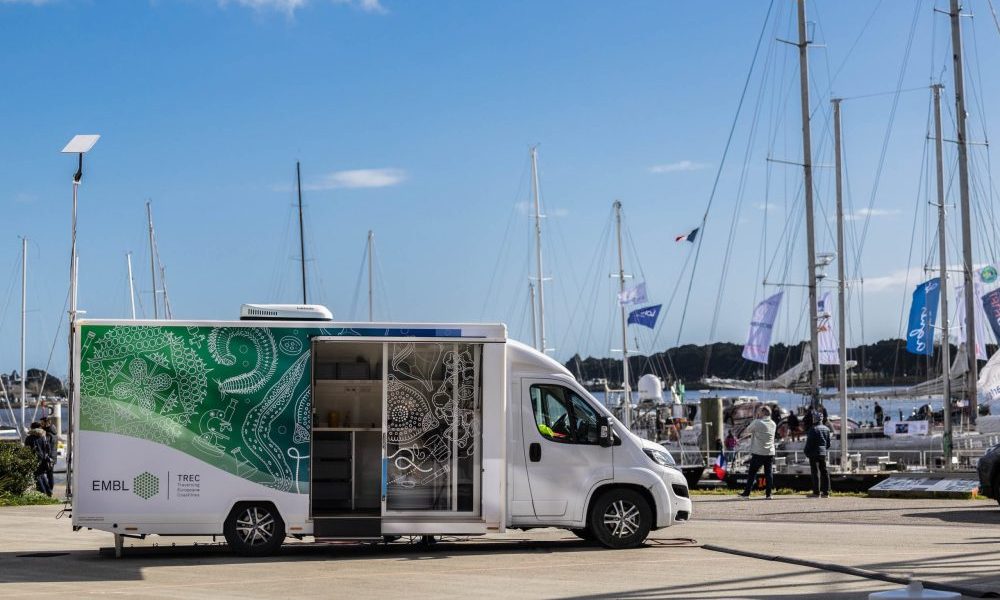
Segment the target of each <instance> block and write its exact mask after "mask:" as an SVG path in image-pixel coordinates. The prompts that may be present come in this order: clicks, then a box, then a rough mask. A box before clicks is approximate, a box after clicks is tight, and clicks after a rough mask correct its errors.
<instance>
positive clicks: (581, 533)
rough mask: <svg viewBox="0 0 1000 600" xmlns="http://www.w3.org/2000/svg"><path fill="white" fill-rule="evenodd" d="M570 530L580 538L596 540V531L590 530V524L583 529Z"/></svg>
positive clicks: (590, 540)
mask: <svg viewBox="0 0 1000 600" xmlns="http://www.w3.org/2000/svg"><path fill="white" fill-rule="evenodd" d="M570 531H571V532H573V535H575V536H576V537H578V538H580V539H581V540H583V541H585V542H593V541H594V533H593V532H592V531H591V530H590V527H589V526H588V527H583V528H581V529H570Z"/></svg>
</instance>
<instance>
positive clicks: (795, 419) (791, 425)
mask: <svg viewBox="0 0 1000 600" xmlns="http://www.w3.org/2000/svg"><path fill="white" fill-rule="evenodd" d="M785 423H786V424H787V425H788V437H790V438H792V441H793V442H797V441H799V416H798V415H797V414H795V409H792V411H791V412H790V413H788V419H786V420H785Z"/></svg>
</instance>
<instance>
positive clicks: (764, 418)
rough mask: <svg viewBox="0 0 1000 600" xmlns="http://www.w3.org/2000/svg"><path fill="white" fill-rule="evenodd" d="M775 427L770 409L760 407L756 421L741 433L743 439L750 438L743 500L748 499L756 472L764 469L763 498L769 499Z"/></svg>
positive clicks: (772, 479)
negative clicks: (748, 464)
mask: <svg viewBox="0 0 1000 600" xmlns="http://www.w3.org/2000/svg"><path fill="white" fill-rule="evenodd" d="M775 429H777V427H776V426H775V424H774V421H772V420H771V409H770V408H768V407H766V406H762V407H760V408H759V409H757V420H756V421H754V422H753V423H750V425H749V426H747V428H746V430H744V432H743V437H749V438H750V466H749V468H748V470H747V485H746V489H744V490H743V493H742V494H740V496H741V497H743V498H749V497H750V490H752V489H753V485H754V480H755V479H757V472H758V471H760V469H761V467H763V468H764V481H765V490H764V497H765V498H767V499H768V500H770V499H771V488H772V487H773V485H774V472H773V468H774V431H775Z"/></svg>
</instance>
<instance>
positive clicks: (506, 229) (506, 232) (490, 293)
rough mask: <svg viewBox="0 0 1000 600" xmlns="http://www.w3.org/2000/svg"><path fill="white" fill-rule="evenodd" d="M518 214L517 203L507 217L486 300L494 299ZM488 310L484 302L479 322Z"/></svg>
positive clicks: (512, 206)
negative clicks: (501, 263)
mask: <svg viewBox="0 0 1000 600" xmlns="http://www.w3.org/2000/svg"><path fill="white" fill-rule="evenodd" d="M517 213H518V208H517V203H514V204H513V205H511V208H510V215H508V217H507V225H506V226H505V227H504V230H503V238H502V241H501V242H500V250H499V252H497V260H496V264H494V265H493V273H492V274H491V275H490V283H489V285H488V286H486V298H487V299H491V298H493V284H494V283H495V281H496V277H497V272H498V271H499V270H500V261H501V260H503V258H504V249H505V248H507V240H508V236H509V235H510V229H511V226H512V225H513V224H514V220H515V218H516V216H517ZM486 310H487V303H486V302H484V303H483V309H482V311H481V312H480V313H479V320H480V321H482V320H483V318H484V317H485V316H486Z"/></svg>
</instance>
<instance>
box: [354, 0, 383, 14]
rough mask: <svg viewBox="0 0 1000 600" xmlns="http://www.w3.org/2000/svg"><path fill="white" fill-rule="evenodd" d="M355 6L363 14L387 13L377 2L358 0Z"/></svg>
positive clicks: (374, 0)
mask: <svg viewBox="0 0 1000 600" xmlns="http://www.w3.org/2000/svg"><path fill="white" fill-rule="evenodd" d="M356 4H357V7H358V8H360V9H361V10H363V11H365V12H370V13H378V14H385V13H387V12H389V11H387V10H386V9H385V7H384V6H382V3H381V2H379V0H358V1H357V3H356Z"/></svg>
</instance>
